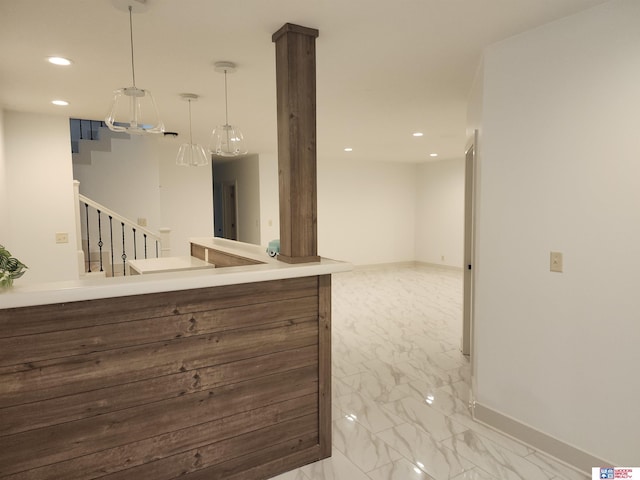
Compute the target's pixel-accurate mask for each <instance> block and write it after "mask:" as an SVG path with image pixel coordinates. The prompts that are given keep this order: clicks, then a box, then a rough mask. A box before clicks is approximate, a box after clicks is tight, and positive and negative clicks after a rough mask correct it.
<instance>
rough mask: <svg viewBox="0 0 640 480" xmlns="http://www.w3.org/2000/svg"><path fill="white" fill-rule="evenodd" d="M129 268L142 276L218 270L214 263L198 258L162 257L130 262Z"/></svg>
mask: <svg viewBox="0 0 640 480" xmlns="http://www.w3.org/2000/svg"><path fill="white" fill-rule="evenodd" d="M128 263H129V268H130V269H131V270H135V271H136V272H137V273H139V274H140V275H143V274H147V273H165V272H180V271H183V270H201V269H204V268H216V266H215V265H214V264H213V263H209V262H205V261H204V260H200V259H199V258H196V257H188V256H187V257H160V258H142V259H138V260H129V262H128Z"/></svg>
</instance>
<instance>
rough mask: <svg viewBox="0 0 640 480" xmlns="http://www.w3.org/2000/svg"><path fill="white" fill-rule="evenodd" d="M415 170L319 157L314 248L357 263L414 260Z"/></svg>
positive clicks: (407, 166) (403, 165)
mask: <svg viewBox="0 0 640 480" xmlns="http://www.w3.org/2000/svg"><path fill="white" fill-rule="evenodd" d="M416 170H417V165H415V164H411V163H400V162H367V161H333V160H330V161H327V160H323V159H319V160H318V252H319V254H320V255H321V256H323V257H329V258H335V259H338V260H344V261H347V262H352V263H354V264H356V265H369V264H383V263H394V262H412V261H414V260H415V241H416V240H415V218H416V216H415V215H416V213H415V212H416V188H417V186H416Z"/></svg>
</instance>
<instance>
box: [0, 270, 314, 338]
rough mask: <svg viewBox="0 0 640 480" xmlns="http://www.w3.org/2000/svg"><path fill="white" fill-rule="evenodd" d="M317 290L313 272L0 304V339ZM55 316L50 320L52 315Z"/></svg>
mask: <svg viewBox="0 0 640 480" xmlns="http://www.w3.org/2000/svg"><path fill="white" fill-rule="evenodd" d="M317 294H318V280H317V277H303V278H290V279H285V280H278V281H272V282H260V283H259V284H257V283H243V284H241V285H228V286H223V287H211V288H198V289H193V290H183V291H176V292H171V294H168V293H154V294H148V295H132V296H128V297H117V298H115V299H112V298H106V299H100V300H88V301H85V302H72V303H58V304H52V305H40V306H35V307H29V308H8V309H0V338H4V337H15V336H19V335H30V334H34V333H44V332H55V331H60V330H70V329H73V328H84V327H88V326H92V325H104V324H107V323H125V322H130V321H132V320H144V319H148V318H157V317H167V316H170V315H179V314H185V313H191V312H197V311H206V310H217V309H221V308H230V307H235V306H243V305H254V304H258V303H275V302H278V301H280V300H285V299H288V298H300V297H308V296H313V295H317ZM54 319H55V321H52V320H54Z"/></svg>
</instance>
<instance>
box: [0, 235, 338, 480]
mask: <svg viewBox="0 0 640 480" xmlns="http://www.w3.org/2000/svg"><path fill="white" fill-rule="evenodd" d="M192 251H193V252H194V253H196V254H199V253H202V255H203V258H204V255H205V253H204V252H207V253H206V255H207V258H209V259H212V258H217V259H218V262H219V259H220V258H222V257H230V258H234V259H245V260H246V264H245V265H238V266H229V267H222V268H219V267H220V266H219V264H218V262H215V263H216V264H217V265H216V266H217V267H218V268H211V269H205V270H195V271H185V272H172V273H155V274H149V275H139V276H138V275H137V276H129V277H119V278H103V279H91V280H80V281H77V282H61V283H60V284H49V285H40V286H33V287H20V286H17V287H16V288H14V289H13V290H11V291H8V292H5V293H2V294H1V296H0V302H1V305H2V307H1V309H0V478H2V479H5V478H6V479H25V478H30V479H49V478H65V479H70V478H73V479H90V478H98V477H102V476H105V475H108V478H110V479H111V478H123V479H124V478H136V479H153V480H159V479H173V478H176V477H179V476H181V475H184V474H186V473H189V475H188V476H187V478H194V479H199V478H207V479H214V478H219V479H233V478H268V477H270V476H272V475H276V474H278V473H281V472H284V471H287V470H289V469H291V468H294V467H295V466H298V465H302V464H304V463H308V462H311V461H314V460H317V459H319V458H323V457H324V456H327V455H328V454H330V449H331V435H330V432H331V423H330V422H331V413H330V411H331V404H330V401H331V393H330V392H331V384H330V382H331V377H330V373H331V368H330V361H331V357H330V345H331V343H330V332H331V329H330V324H331V274H333V273H337V272H341V271H346V270H349V269H350V265H349V264H346V263H342V262H336V261H332V260H328V259H322V260H321V261H320V262H313V263H299V264H288V263H284V262H280V261H278V260H276V259H273V258H271V257H269V256H268V255H267V254H266V252H264V249H263V248H262V247H258V246H253V245H248V244H241V243H238V242H233V241H229V240H223V239H213V238H205V239H202V238H201V239H193V240H192ZM327 450H328V451H329V453H327Z"/></svg>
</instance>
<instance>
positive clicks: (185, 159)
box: [176, 93, 209, 167]
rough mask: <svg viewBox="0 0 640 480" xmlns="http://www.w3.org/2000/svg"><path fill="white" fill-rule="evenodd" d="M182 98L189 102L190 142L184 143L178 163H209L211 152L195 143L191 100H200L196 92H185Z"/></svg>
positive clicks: (177, 159) (183, 164) (193, 164)
mask: <svg viewBox="0 0 640 480" xmlns="http://www.w3.org/2000/svg"><path fill="white" fill-rule="evenodd" d="M180 98H182V99H183V100H186V101H187V102H189V143H183V144H182V145H180V149H179V150H178V156H177V157H176V164H177V165H180V166H182V167H203V166H205V165H209V153H208V152H207V151H206V150H205V149H204V147H203V146H202V145H199V144H197V143H193V133H192V128H191V102H195V101H196V100H198V95H196V94H195V93H183V94H181V95H180Z"/></svg>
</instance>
